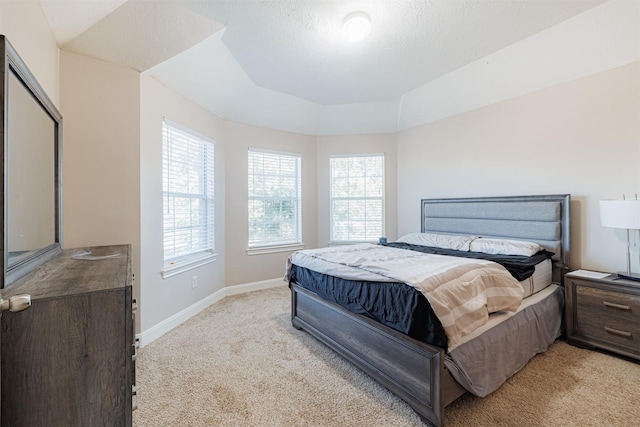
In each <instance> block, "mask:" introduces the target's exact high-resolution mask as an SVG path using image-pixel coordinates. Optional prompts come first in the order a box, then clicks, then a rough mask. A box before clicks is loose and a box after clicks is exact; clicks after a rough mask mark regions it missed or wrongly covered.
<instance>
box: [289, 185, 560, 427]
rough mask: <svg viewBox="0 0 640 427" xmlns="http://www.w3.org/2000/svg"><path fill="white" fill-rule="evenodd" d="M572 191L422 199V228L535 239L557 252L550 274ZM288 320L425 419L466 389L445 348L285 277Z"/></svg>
mask: <svg viewBox="0 0 640 427" xmlns="http://www.w3.org/2000/svg"><path fill="white" fill-rule="evenodd" d="M569 208H570V196H569V195H568V194H561V195H544V196H512V197H482V198H456V199H424V200H422V209H421V211H422V219H421V223H422V224H421V231H422V232H440V233H449V234H471V235H482V236H492V237H502V238H516V239H517V238H520V239H523V240H529V241H535V242H537V243H540V244H541V245H542V246H544V247H545V248H547V249H549V250H551V251H552V252H554V253H555V256H554V258H553V261H554V268H553V270H554V281H556V282H558V283H561V282H562V277H563V275H564V272H566V271H567V270H568V269H569V260H570V239H569V212H570V211H569ZM291 321H292V324H293V326H294V327H296V328H298V329H304V330H305V331H307V332H308V333H310V334H311V335H312V336H314V337H316V338H317V339H318V340H320V341H321V342H323V343H324V344H326V345H327V346H328V347H330V348H331V349H333V350H334V351H336V352H337V353H339V354H340V355H342V356H343V357H345V358H346V359H347V360H349V361H350V362H351V363H353V364H354V365H356V366H357V367H359V368H360V369H362V370H363V371H364V372H366V373H367V374H368V375H370V376H371V377H373V378H374V379H375V380H377V381H378V382H379V383H380V384H382V385H384V386H385V387H386V388H388V389H389V390H390V391H391V392H392V393H394V394H396V395H397V396H398V397H400V398H401V399H403V400H404V401H405V402H407V403H408V404H409V405H410V406H411V407H412V408H413V409H414V410H415V411H416V413H418V415H420V417H421V418H422V419H423V420H424V421H425V422H427V423H428V424H431V425H434V426H441V425H442V424H443V419H444V418H443V415H444V408H445V406H447V405H448V404H449V403H451V402H453V401H454V400H455V399H457V398H458V397H460V396H461V395H462V394H464V393H465V392H466V390H465V389H464V388H463V387H462V386H461V385H459V384H458V383H457V382H456V381H455V379H454V378H453V376H452V375H451V374H450V373H449V371H448V369H447V368H446V367H445V364H444V357H445V350H443V349H442V348H439V347H434V346H432V345H429V344H426V343H424V342H421V341H417V340H415V339H412V338H410V337H408V336H407V335H405V334H402V333H400V332H397V331H395V330H394V329H391V328H389V327H387V326H385V325H382V324H380V323H378V322H376V321H375V320H372V319H370V318H368V317H365V316H362V315H359V314H354V313H352V312H350V311H348V310H346V309H344V308H342V307H341V306H339V305H337V304H334V303H332V302H329V301H326V300H324V299H322V298H320V297H319V296H318V295H316V294H315V293H313V292H310V291H308V290H306V289H304V288H302V287H301V286H299V285H298V284H297V283H295V282H294V283H291Z"/></svg>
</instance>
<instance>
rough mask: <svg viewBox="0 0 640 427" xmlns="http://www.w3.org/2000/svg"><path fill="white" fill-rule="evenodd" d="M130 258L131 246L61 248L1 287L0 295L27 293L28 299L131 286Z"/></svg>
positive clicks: (5, 296)
mask: <svg viewBox="0 0 640 427" xmlns="http://www.w3.org/2000/svg"><path fill="white" fill-rule="evenodd" d="M83 254H84V255H83ZM130 257H131V245H112V246H92V247H83V248H74V249H65V250H63V251H62V253H60V254H58V255H57V256H55V257H54V258H52V259H51V260H49V261H47V262H46V263H44V264H42V265H41V266H40V267H38V268H36V269H35V270H33V271H32V272H30V273H29V274H27V275H25V276H24V277H22V278H20V279H18V280H16V281H15V282H14V283H13V284H11V285H10V286H8V287H6V288H4V289H2V297H3V298H5V299H6V298H9V297H11V296H13V295H16V294H22V293H27V294H30V295H31V298H32V299H43V298H59V297H63V296H67V295H73V294H78V293H85V292H103V291H109V290H114V289H121V288H123V287H125V286H131V281H132V272H131V262H130Z"/></svg>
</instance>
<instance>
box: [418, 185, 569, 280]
mask: <svg viewBox="0 0 640 427" xmlns="http://www.w3.org/2000/svg"><path fill="white" fill-rule="evenodd" d="M570 202H571V196H570V195H569V194H553V195H543V196H509V197H472V198H454V199H423V200H422V232H423V233H426V232H434V233H448V234H468V235H476V236H485V237H501V238H506V239H520V240H528V241H532V242H536V243H538V244H540V245H541V246H543V247H544V248H545V249H547V250H549V251H551V252H553V253H554V256H553V260H554V265H555V267H557V268H560V269H562V270H568V269H569V266H570V265H571V263H570V260H571V256H570V255H571V249H570V227H569V213H570V211H569V208H570Z"/></svg>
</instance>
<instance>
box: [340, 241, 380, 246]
mask: <svg viewBox="0 0 640 427" xmlns="http://www.w3.org/2000/svg"><path fill="white" fill-rule="evenodd" d="M360 243H371V244H372V245H375V244H376V243H378V242H377V241H375V240H353V241H344V240H339V241H331V242H329V243H328V245H329V246H346V245H358V244H360Z"/></svg>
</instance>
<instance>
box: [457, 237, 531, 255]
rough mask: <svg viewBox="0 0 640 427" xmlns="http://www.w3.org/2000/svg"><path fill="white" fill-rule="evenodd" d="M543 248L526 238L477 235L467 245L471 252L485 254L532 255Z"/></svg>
mask: <svg viewBox="0 0 640 427" xmlns="http://www.w3.org/2000/svg"><path fill="white" fill-rule="evenodd" d="M542 249H543V247H542V246H540V245H539V244H537V243H534V242H527V241H526V240H509V239H491V238H484V237H479V238H477V239H475V240H473V241H472V242H471V243H470V245H469V251H471V252H484V253H486V254H494V255H497V254H500V255H525V256H533V255H535V254H537V253H538V252H540V251H541V250H542Z"/></svg>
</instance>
